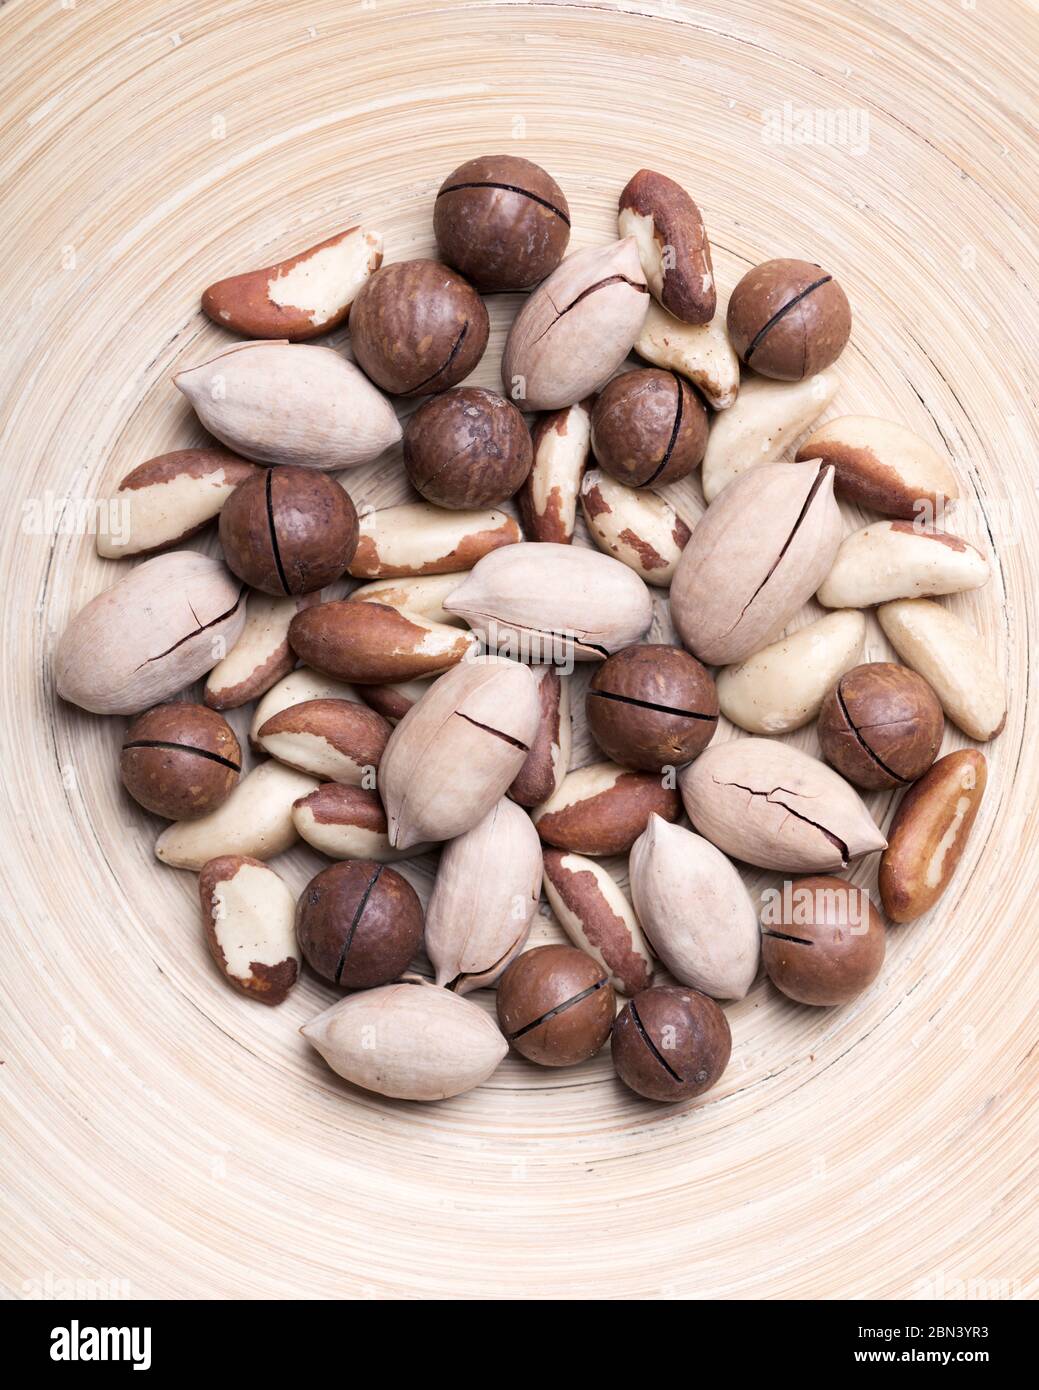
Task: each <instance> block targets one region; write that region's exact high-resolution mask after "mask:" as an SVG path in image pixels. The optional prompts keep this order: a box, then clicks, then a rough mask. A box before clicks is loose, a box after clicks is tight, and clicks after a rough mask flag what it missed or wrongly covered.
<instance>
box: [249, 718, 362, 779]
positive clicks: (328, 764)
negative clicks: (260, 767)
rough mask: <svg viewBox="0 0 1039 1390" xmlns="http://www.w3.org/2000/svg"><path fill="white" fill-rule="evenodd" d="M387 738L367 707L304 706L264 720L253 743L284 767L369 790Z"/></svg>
mask: <svg viewBox="0 0 1039 1390" xmlns="http://www.w3.org/2000/svg"><path fill="white" fill-rule="evenodd" d="M389 736H390V726H389V724H388V723H387V722H386V720H385V719H383V717H382V715H381V714H376V712H375V710H373V709H369V708H368V706H367V705H361V704H356V703H355V702H354V701H352V700H307V701H305V702H304V703H303V704H299V705H293V706H292V707H291V708H290V709H283V710H282V711H281V713H280V714H275V715H273V716H272V717H271V718H270V719H268V720H267V722H266V723H265V724H263V725H262V726H261V728H260V730H259V732H258V734H257V737H256V741H257V742H258V743H259V745H260V747H261V748H263V749H264V750H265V751H266V752H267V753H269V754H270V755H271V757H272V758H277V759H278V761H279V762H280V763H284V764H285V765H286V767H294V768H296V769H298V771H300V772H309V773H311V774H312V775H313V776H314V777H321V778H326V779H327V780H329V781H331V782H342V783H344V784H345V785H346V786H350V787H373V786H374V785H375V770H376V768H377V767H378V766H379V759H380V758H381V757H382V753H383V749H384V748H385V747H386V742H387V740H388V739H389Z"/></svg>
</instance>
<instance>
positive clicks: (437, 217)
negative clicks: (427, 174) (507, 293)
mask: <svg viewBox="0 0 1039 1390" xmlns="http://www.w3.org/2000/svg"><path fill="white" fill-rule="evenodd" d="M433 231H434V233H435V235H436V239H437V247H438V249H439V251H440V254H441V255H442V256H443V258H444V260H445V261H447V263H448V265H453V266H454V268H455V269H456V270H458V271H460V272H461V273H462V274H463V275H464V276H465V277H466V278H467V279H468V280H471V281H472V283H473V284H474V285H475V286H476V287H477V289H479V290H482V291H483V292H484V293H485V294H493V293H495V292H496V291H499V290H527V289H531V288H532V287H533V286H534V285H536V284H538V282H539V281H541V280H543V279H544V278H545V276H546V275H550V274H551V273H552V271H553V270H555V268H556V266H557V265H558V264H559V262H560V261H561V260H562V259H563V253H564V252H565V251H566V247H567V242H568V241H569V240H570V209H569V207H568V206H567V201H566V198H565V197H564V195H563V190H562V189H561V188H560V187H559V185H558V184H557V183H556V181H555V179H554V178H552V177H551V175H550V174H547V173H546V172H545V170H544V169H542V168H541V167H540V166H539V165H537V164H534V163H532V162H531V161H530V160H529V159H521V158H520V157H519V156H518V155H509V154H497V155H484V156H482V157H481V158H479V159H470V160H467V161H466V162H465V163H464V164H460V165H459V166H458V168H457V169H455V171H454V172H453V173H451V174H448V176H447V178H446V179H445V180H444V182H443V183H442V184H441V185H440V191H439V192H438V193H437V198H436V203H435V205H434V208H433Z"/></svg>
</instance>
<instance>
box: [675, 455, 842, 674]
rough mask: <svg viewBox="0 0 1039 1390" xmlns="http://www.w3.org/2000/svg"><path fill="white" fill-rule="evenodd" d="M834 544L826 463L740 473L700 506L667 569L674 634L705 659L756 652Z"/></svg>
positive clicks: (793, 607)
mask: <svg viewBox="0 0 1039 1390" xmlns="http://www.w3.org/2000/svg"><path fill="white" fill-rule="evenodd" d="M840 542H841V514H840V508H839V507H838V506H837V502H836V500H835V498H834V495H833V469H832V468H829V467H823V466H822V465H820V464H811V463H773V464H768V465H766V466H765V467H763V468H755V469H753V470H752V471H751V472H749V473H745V474H743V475H742V476H741V477H739V478H737V479H736V480H735V481H734V482H732V483H731V484H730V485H729V487H728V488H726V490H725V492H724V493H722V495H721V496H720V497H718V498H717V499H716V500H715V501H714V502H712V503H711V505H710V506H709V507H708V508H707V510H706V512H704V514H703V516H702V517H701V519H700V521H699V522H698V523H697V525H696V528H695V529H694V531H693V535H692V539H691V540H690V541H689V543H688V545H687V546H686V547H685V549H684V550H683V551H682V555H681V558H680V560H679V562H678V568H677V569H676V570H675V576H674V579H673V580H672V581H671V618H672V620H673V622H674V624H675V627H676V628H677V630H678V633H679V635H680V636H681V638H682V641H683V642H684V643H685V645H686V646H687V647H688V648H689V650H690V651H691V652H692V653H693V655H694V656H696V657H698V658H699V659H700V660H701V661H703V662H706V663H707V664H708V665H711V666H719V665H728V664H729V663H730V662H734V661H742V660H744V658H745V657H748V656H750V655H751V653H752V652H756V651H760V649H761V648H762V647H763V646H765V645H766V644H767V643H768V642H770V641H771V640H772V638H773V637H775V635H776V634H777V633H778V632H779V631H781V630H782V628H783V627H784V626H785V624H786V623H788V622H789V621H790V619H791V618H792V617H793V616H794V614H795V613H796V612H797V610H798V609H799V608H800V607H801V605H802V604H803V603H804V602H805V601H806V599H808V598H810V597H811V595H812V594H813V593H814V591H815V590H816V589H817V588H818V586H819V584H820V583H821V582H822V581H823V579H824V578H825V576H826V575H827V574H828V573H829V571H830V567H831V565H832V564H833V559H834V556H835V555H836V554H837V548H838V546H839V545H840ZM842 606H844V605H842Z"/></svg>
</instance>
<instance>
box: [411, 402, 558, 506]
mask: <svg viewBox="0 0 1039 1390" xmlns="http://www.w3.org/2000/svg"><path fill="white" fill-rule="evenodd" d="M533 457H534V454H533V448H532V445H531V441H530V431H529V430H528V429H527V425H526V421H525V420H524V419H523V416H522V415H521V414H520V412H519V411H518V410H517V409H516V407H515V406H514V405H513V404H512V402H511V401H507V400H506V399H505V397H504V396H499V395H498V394H497V393H496V392H494V391H485V390H483V388H482V387H478V386H461V387H457V388H456V389H454V390H452V391H445V392H443V394H442V395H439V396H434V397H432V399H431V400H428V401H425V402H423V404H422V405H420V406H419V408H418V410H416V411H415V413H414V415H412V417H411V419H410V420H409V421H408V423H407V427H406V428H405V430H404V467H405V468H406V470H407V474H408V477H409V478H410V479H411V482H412V485H413V486H414V487H415V488H416V489H417V491H419V492H420V493H421V494H422V496H423V497H424V498H425V499H426V501H427V502H432V503H434V504H435V505H436V506H438V507H447V508H449V509H450V510H451V511H463V510H465V509H467V508H475V507H489V506H495V505H497V504H498V503H499V502H504V501H505V500H506V498H509V497H511V496H512V495H513V493H514V492H515V491H516V490H517V489H518V488H519V487H520V486H521V485H522V483H523V481H524V480H525V478H526V477H527V474H528V473H529V472H530V466H531V463H532V462H533Z"/></svg>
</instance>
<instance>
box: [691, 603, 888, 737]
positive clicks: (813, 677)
mask: <svg viewBox="0 0 1039 1390" xmlns="http://www.w3.org/2000/svg"><path fill="white" fill-rule="evenodd" d="M865 640H866V619H865V617H864V616H863V614H862V613H861V612H860V611H859V610H858V609H857V608H842V609H838V610H837V611H836V612H835V613H827V614H826V616H825V617H823V618H819V619H817V621H816V622H814V623H809V624H808V625H807V626H806V627H801V628H798V630H797V631H796V632H792V633H790V635H789V636H787V637H781V638H780V640H779V641H778V642H773V643H772V644H771V645H770V646H768V647H763V648H762V649H761V651H759V652H755V653H754V655H753V656H748V657H747V659H746V660H745V661H741V662H740V663H739V664H738V665H736V666H726V667H725V669H724V670H723V671H720V672H719V673H718V675H717V676H716V677H715V683H716V684H717V687H718V704H719V706H720V708H721V712H722V714H724V715H725V718H726V719H729V720H731V721H732V723H733V724H738V725H739V727H740V728H741V729H746V730H747V732H748V733H751V734H787V733H789V732H790V731H791V729H800V728H801V726H802V725H803V724H807V723H808V722H809V720H812V719H814V718H815V716H816V715H817V714H818V713H819V709H820V707H821V705H822V702H823V697H824V696H825V694H826V692H827V691H828V690H829V689H830V687H831V686H832V685H833V684H834V682H835V681H836V680H837V678H838V676H842V675H843V674H844V672H845V671H850V670H851V668H852V667H853V666H854V665H855V663H856V662H857V661H858V659H859V655H860V653H861V652H862V644H863V642H864V641H865Z"/></svg>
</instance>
